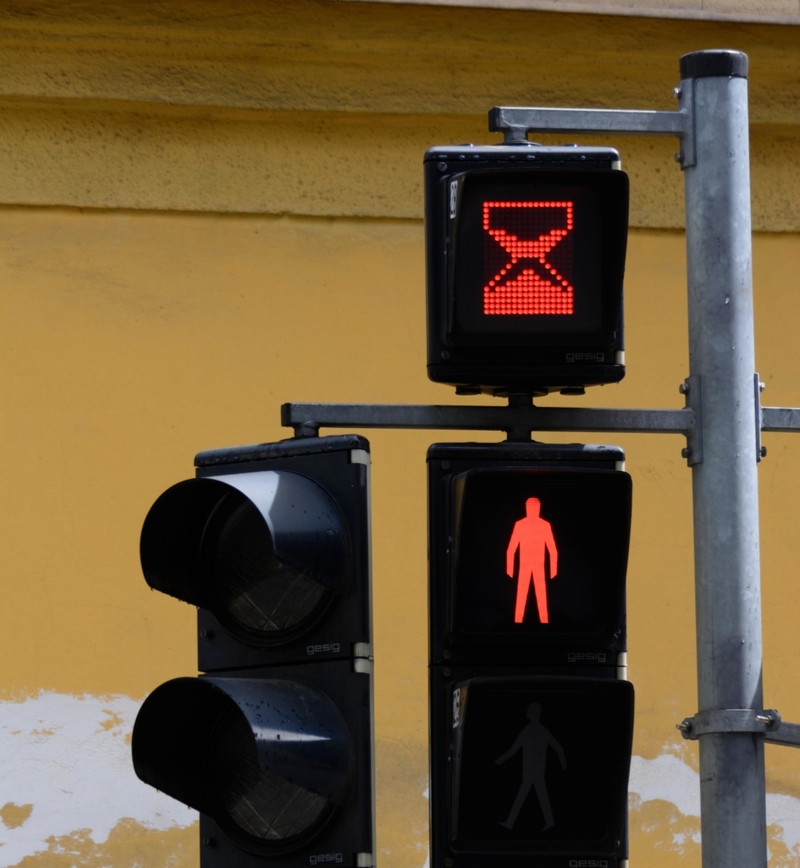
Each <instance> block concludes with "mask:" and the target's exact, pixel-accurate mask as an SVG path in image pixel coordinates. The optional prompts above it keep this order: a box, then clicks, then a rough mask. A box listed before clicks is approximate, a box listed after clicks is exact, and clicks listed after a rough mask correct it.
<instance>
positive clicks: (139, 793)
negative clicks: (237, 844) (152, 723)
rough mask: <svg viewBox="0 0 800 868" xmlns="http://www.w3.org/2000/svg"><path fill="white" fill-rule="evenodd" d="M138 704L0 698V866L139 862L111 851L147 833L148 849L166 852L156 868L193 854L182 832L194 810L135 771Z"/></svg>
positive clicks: (128, 847)
mask: <svg viewBox="0 0 800 868" xmlns="http://www.w3.org/2000/svg"><path fill="white" fill-rule="evenodd" d="M138 708H139V703H138V702H136V701H135V700H133V699H131V698H130V697H127V696H111V697H100V696H90V695H84V696H72V695H69V694H63V693H41V694H39V695H38V696H34V697H32V698H28V699H25V700H22V701H20V702H2V703H0V756H2V757H3V761H2V764H0V806H1V807H0V844H1V845H2V846H0V868H12V866H20V865H24V866H25V868H29V866H30V868H32V866H34V865H43V866H44V865H47V866H61V865H64V866H67V865H71V866H73V865H80V866H84V865H87V866H88V865H105V866H115V865H117V864H126V865H130V864H137V863H136V860H135V859H134V860H131V859H130V858H127V857H126V858H127V861H126V860H125V859H123V860H122V861H119V860H118V859H116V858H114V856H113V853H114V852H117V851H120V850H121V851H125V852H128V853H130V852H133V851H135V850H136V849H137V847H138V846H140V843H142V842H143V839H144V838H145V837H147V839H148V840H147V845H148V850H147V852H148V853H150V854H152V852H154V851H153V850H151V849H150V848H152V847H153V846H156V849H163V850H164V860H163V861H161V862H159V863H158V864H160V865H164V866H167V865H169V866H177V865H179V864H181V862H182V861H184V860H185V859H187V858H189V856H190V855H191V840H192V839H193V838H194V837H196V835H194V834H193V833H192V832H191V830H188V831H187V832H186V833H184V831H183V830H185V829H186V827H190V826H192V825H193V824H194V823H195V822H196V820H197V813H196V812H195V811H192V810H189V809H188V808H186V807H185V806H184V805H182V804H180V803H179V802H176V801H175V800H174V799H171V798H169V797H168V796H166V795H164V794H163V793H158V792H156V791H155V790H154V789H153V788H152V787H148V786H145V785H144V784H143V783H141V781H139V779H138V778H137V777H136V775H135V774H134V772H133V766H132V764H131V758H130V733H131V731H132V729H133V721H134V719H135V717H136V712H137V711H138ZM156 840H158V841H159V842H160V844H158V845H155V844H154V842H155V841H156ZM181 853H183V854H184V855H181ZM151 864H156V863H155V862H152V863H151ZM187 864H192V862H191V860H190V861H189V862H188V863H187Z"/></svg>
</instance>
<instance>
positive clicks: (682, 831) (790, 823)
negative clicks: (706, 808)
mask: <svg viewBox="0 0 800 868" xmlns="http://www.w3.org/2000/svg"><path fill="white" fill-rule="evenodd" d="M628 792H629V804H630V809H631V817H630V819H631V830H632V832H634V833H636V832H637V831H639V832H644V833H645V834H647V833H651V832H653V831H654V828H651V827H652V826H653V825H654V824H656V823H657V825H658V834H659V836H660V838H661V841H660V842H659V844H660V846H661V847H662V848H664V847H666V848H669V849H671V850H673V851H675V852H676V853H680V854H681V855H685V854H686V853H687V851H691V850H693V849H695V848H696V847H698V846H699V844H700V782H699V775H698V774H697V772H696V771H695V770H694V769H693V768H691V766H689V765H687V764H686V763H685V762H683V761H682V760H681V759H679V758H678V757H677V756H675V755H674V754H672V753H663V754H661V755H660V756H657V757H656V758H655V759H652V760H648V759H644V758H643V757H640V756H634V757H633V760H632V762H631V777H630V783H629V786H628ZM656 803H661V806H662V810H660V811H658V813H657V815H656V814H655V813H654V812H653V810H652V808H653V806H654V805H655V804H656ZM767 825H768V836H769V854H770V865H771V866H773V868H776V866H779V868H790V866H796V865H797V864H798V859H800V799H798V798H796V797H794V796H788V795H782V794H780V793H767Z"/></svg>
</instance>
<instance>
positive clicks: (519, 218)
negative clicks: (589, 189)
mask: <svg viewBox="0 0 800 868" xmlns="http://www.w3.org/2000/svg"><path fill="white" fill-rule="evenodd" d="M573 226H574V221H573V203H572V202H484V203H483V229H484V232H486V233H487V234H488V235H489V236H490V237H491V238H492V239H493V242H492V243H491V247H490V248H489V249H488V250H487V254H489V255H487V257H486V262H487V273H488V274H491V275H492V276H491V278H490V279H489V280H488V282H487V283H486V285H485V286H484V287H483V312H484V313H485V314H505V315H509V314H510V315H512V316H513V315H531V314H550V315H553V314H567V315H568V314H571V313H573V304H574V294H575V289H574V287H573V286H572V284H571V282H570V280H569V279H568V278H567V277H566V276H565V275H564V274H562V273H560V271H559V268H560V269H561V271H566V270H567V269H568V268H569V265H570V258H571V257H569V256H567V257H564V256H562V257H560V261H562V260H563V261H564V264H563V265H559V268H556V266H555V265H554V264H553V262H552V261H551V260H550V258H549V256H550V253H551V251H553V248H555V247H556V245H558V244H560V243H561V242H563V241H564V239H565V238H566V237H567V236H568V235H569V234H570V232H572V228H573ZM494 242H496V244H495V243H494ZM497 245H499V247H500V248H501V249H502V250H500V249H498V247H497ZM562 249H563V248H562ZM565 252H566V251H565ZM498 253H499V254H500V255H499V257H498V256H497V255H496V254H498ZM501 263H502V267H501V268H499V269H498V268H497V267H496V266H497V265H500V264H501ZM570 277H571V275H570Z"/></svg>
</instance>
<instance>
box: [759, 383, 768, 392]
mask: <svg viewBox="0 0 800 868" xmlns="http://www.w3.org/2000/svg"><path fill="white" fill-rule="evenodd" d="M766 388H767V384H766V383H759V384H758V391H759V392H763V391H764V389H766Z"/></svg>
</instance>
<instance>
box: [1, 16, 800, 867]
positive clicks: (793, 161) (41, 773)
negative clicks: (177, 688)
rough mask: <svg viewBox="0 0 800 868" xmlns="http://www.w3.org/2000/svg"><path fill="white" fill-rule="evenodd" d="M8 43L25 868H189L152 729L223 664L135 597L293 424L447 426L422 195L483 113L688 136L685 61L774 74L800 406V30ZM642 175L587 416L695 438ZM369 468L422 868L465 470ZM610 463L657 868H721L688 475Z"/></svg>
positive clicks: (762, 265) (790, 680) (772, 160)
mask: <svg viewBox="0 0 800 868" xmlns="http://www.w3.org/2000/svg"><path fill="white" fill-rule="evenodd" d="M1 11H2V12H3V14H4V16H5V29H4V31H3V35H2V36H0V43H1V44H0V48H2V46H5V50H4V51H0V62H2V63H5V64H6V67H5V72H4V75H3V77H2V79H0V157H2V159H3V164H2V172H0V177H2V179H3V180H2V181H0V245H2V258H1V259H0V288H2V293H1V294H0V305H2V310H1V311H0V335H2V337H0V356H2V362H1V363H0V370H2V371H3V375H2V377H0V406H2V408H3V413H2V417H1V418H2V427H1V428H0V442H1V443H2V445H3V452H4V454H5V456H6V469H5V473H4V479H5V486H4V491H5V494H6V496H5V497H4V499H3V504H2V509H3V521H2V523H0V526H2V534H3V537H2V551H3V553H4V558H3V574H2V576H3V578H2V588H3V600H4V611H5V612H6V620H5V622H4V628H3V630H2V631H0V659H2V660H3V668H2V676H0V699H2V700H3V701H2V702H0V754H2V759H0V843H3V844H4V846H3V847H0V868H4V866H8V868H11V866H16V865H22V866H25V868H51V866H52V868H62V866H63V868H66V866H71V865H76V866H101V865H103V866H113V868H120V866H126V868H127V866H134V865H146V866H148V868H150V866H153V868H155V866H167V865H169V866H180V868H184V866H187V868H188V866H191V865H195V864H196V863H197V843H196V837H197V836H196V827H195V826H193V825H192V823H193V816H194V815H193V814H191V812H188V811H187V810H186V809H185V808H183V807H182V806H178V807H177V808H176V807H175V805H176V803H174V802H172V801H171V800H169V799H167V798H166V797H163V796H161V797H157V796H156V795H155V794H153V793H152V792H151V791H150V789H149V788H147V787H145V786H144V785H142V784H139V783H138V782H137V781H136V779H135V778H134V777H133V775H132V773H131V772H130V769H129V767H128V762H129V761H128V753H127V751H128V748H127V746H126V741H127V740H128V739H129V734H130V725H131V723H132V719H133V715H135V709H136V705H137V703H138V702H139V701H141V699H142V698H143V697H144V696H145V695H146V693H147V692H148V691H149V690H151V689H153V688H154V687H155V686H156V685H158V684H159V683H160V682H162V681H164V680H166V679H167V678H170V677H174V676H177V675H181V674H192V673H194V672H195V662H196V660H195V645H194V615H193V610H192V609H191V608H190V607H189V606H186V605H183V604H181V603H179V602H177V601H176V600H173V599H168V598H166V597H164V596H162V595H160V594H157V593H151V592H150V591H149V590H148V589H147V586H146V585H145V583H144V580H143V579H142V577H141V574H140V571H139V566H138V533H139V530H140V527H141V521H142V519H143V516H144V514H145V513H146V511H147V509H148V507H149V506H150V504H151V503H152V501H153V499H154V498H155V497H156V496H157V495H158V494H159V493H160V492H161V491H162V490H163V489H164V488H166V487H167V486H168V485H170V484H171V483H173V482H175V481H177V480H178V479H181V478H185V477H187V476H189V475H191V473H192V458H193V455H194V453H195V452H196V451H198V450H200V449H203V448H212V447H216V446H225V445H234V444H237V443H250V442H257V441H263V440H273V439H279V438H281V437H284V436H287V435H288V433H289V432H288V431H287V430H286V429H282V428H280V426H279V405H280V404H281V403H282V402H283V401H287V400H321V401H325V400H336V401H387V402H400V401H408V402H446V401H450V400H452V401H455V400H456V399H455V397H454V396H453V395H452V393H451V392H449V390H448V389H446V388H445V387H441V386H435V385H433V384H431V383H429V382H428V380H427V378H426V375H425V353H424V327H425V323H424V267H423V259H422V249H423V232H422V224H421V221H420V219H419V216H420V174H421V172H420V164H421V157H422V151H423V150H424V148H425V147H427V146H428V145H430V144H436V143H449V142H452V141H464V140H469V139H472V140H474V141H491V140H493V139H494V138H495V137H493V136H490V135H489V134H487V133H484V132H483V129H484V120H483V119H482V117H481V113H482V112H484V111H485V110H486V109H487V108H488V107H489V106H490V105H491V104H492V103H494V102H509V103H513V102H517V103H519V102H536V103H540V104H559V103H561V104H572V105H579V104H593V105H604V104H606V105H634V106H650V105H652V106H654V107H662V108H669V107H671V99H670V96H669V91H670V88H671V86H672V84H673V83H674V82H675V80H676V77H677V76H676V65H677V57H678V56H679V54H681V53H682V52H683V51H684V50H691V49H694V48H701V47H710V46H717V45H721V44H725V45H732V46H735V47H738V48H742V49H744V50H747V51H749V52H750V53H751V58H752V64H753V80H752V91H753V99H754V105H753V112H752V114H753V117H754V121H755V124H754V128H753V140H754V155H755V156H754V189H753V198H754V211H755V214H756V220H757V224H758V228H759V229H760V230H762V231H761V232H760V234H758V235H757V236H756V238H755V279H756V314H757V317H758V320H757V336H756V346H757V359H758V368H759V371H760V373H761V377H762V379H763V380H765V381H766V383H767V385H768V390H767V392H766V393H765V402H766V403H768V404H785V405H792V406H798V405H800V384H798V380H797V376H796V371H797V362H796V352H795V348H794V345H795V336H794V323H796V322H797V321H798V316H800V298H799V297H798V294H797V292H796V286H797V274H798V273H800V236H798V234H796V233H797V232H798V231H799V230H800V191H799V190H798V181H797V173H796V171H795V166H796V165H797V161H798V155H799V154H800V147H799V146H798V136H797V130H798V124H800V111H798V108H799V107H798V103H797V90H796V88H795V84H796V81H797V78H798V76H800V61H798V58H800V53H798V52H797V48H798V38H799V37H798V35H797V33H798V32H797V31H796V30H794V29H792V28H780V27H764V26H755V25H729V24H725V25H722V24H709V23H703V24H698V23H691V24H689V23H687V22H674V21H670V22H659V21H654V20H648V21H647V22H641V21H638V20H637V19H603V18H598V17H592V16H579V17H571V16H558V15H549V14H544V13H534V12H528V13H513V12H501V11H496V10H469V11H465V10H459V12H458V14H457V15H454V14H453V12H452V10H449V11H448V10H447V9H441V8H437V9H428V8H425V7H402V6H395V5H393V4H382V5H370V4H367V3H363V4H362V3H353V4H336V3H330V2H306V0H302V2H299V3H278V2H275V3H267V4H256V3H245V2H241V3H222V2H215V0H206V2H192V3H190V2H181V3H175V4H171V5H170V6H169V8H167V7H165V6H164V5H163V4H157V3H146V2H142V3H138V2H137V3H133V2H131V3H125V2H121V0H120V2H113V3H92V2H88V0H87V2H84V3H74V4H73V3H70V4H63V3H44V2H40V3H28V2H19V3H16V4H7V5H6V6H5V7H3V8H2V10H1ZM565 45H566V48H565V47H564V46H565ZM12 49H13V51H12ZM15 52H16V53H15ZM498 56H501V57H502V61H499V62H498V61H497V60H496V58H497V57H498ZM3 58H4V60H3ZM615 144H617V146H619V147H620V149H621V150H622V153H623V160H624V161H625V164H626V166H627V167H628V168H629V170H630V172H631V180H632V188H633V200H634V219H633V224H634V229H633V230H632V232H631V237H630V252H629V260H628V269H627V280H626V293H627V296H626V298H627V302H626V303H627V307H626V318H627V322H626V334H627V362H628V370H629V373H628V376H627V377H626V379H625V380H624V381H623V383H622V384H620V385H619V386H615V387H605V388H603V389H596V390H594V391H590V393H589V394H588V395H587V397H586V398H585V399H581V401H582V403H583V404H584V405H597V406H665V407H677V406H680V405H681V403H682V402H681V399H680V396H679V395H678V392H677V386H678V383H679V382H681V381H682V379H683V378H684V376H685V375H686V373H687V349H686V336H685V333H686V322H685V277H684V275H685V270H684V269H685V263H684V252H683V236H682V233H681V231H680V229H679V228H678V227H679V226H680V223H681V216H680V207H681V178H680V171H679V169H678V168H677V167H676V166H675V164H674V163H673V162H672V161H671V159H670V154H671V152H672V151H673V150H674V149H675V148H674V145H673V144H672V143H671V142H662V141H657V142H646V141H645V142H642V141H638V140H635V139H628V140H626V139H621V140H619V141H617V142H615ZM339 158H341V159H339ZM471 400H475V399H471ZM483 400H486V401H488V400H489V399H483ZM548 400H549V401H550V402H551V403H556V402H559V401H560V402H562V403H565V401H564V399H560V398H557V397H556V398H551V399H548ZM576 400H579V399H574V398H573V399H570V400H569V403H575V402H576ZM363 433H366V435H367V436H368V437H369V439H370V440H371V442H372V447H373V510H374V512H373V518H374V572H375V655H376V716H377V723H376V725H377V751H378V754H377V763H378V767H377V772H378V786H379V789H378V812H379V831H378V834H379V839H378V852H379V859H380V865H381V868H422V866H423V865H424V864H425V863H426V858H427V799H426V787H427V720H426V714H427V712H426V693H427V688H426V677H427V673H426V636H425V631H426V602H425V583H426V539H425V537H426V512H425V511H426V506H425V503H426V502H425V484H426V483H425V460H424V459H425V451H426V448H427V445H428V444H429V443H430V442H432V441H434V440H450V439H469V437H470V435H468V434H463V435H461V436H460V437H458V436H455V435H453V434H452V433H445V432H441V433H440V432H389V431H378V432H363ZM553 439H557V438H555V437H554V438H553ZM562 439H566V438H562ZM593 439H596V440H598V441H601V442H616V443H620V444H621V445H623V446H624V447H625V448H626V449H627V451H628V469H629V470H630V472H631V474H632V475H633V479H634V493H635V509H634V524H633V541H632V550H631V562H630V570H629V616H628V620H629V631H630V636H629V640H630V676H631V679H632V680H633V682H634V683H635V686H636V690H637V721H636V726H637V730H636V743H635V751H634V752H635V755H636V756H635V760H634V775H633V776H632V786H631V790H632V796H631V803H632V808H633V810H632V814H631V831H632V853H631V857H632V865H648V866H653V868H662V866H664V868H666V866H667V865H669V866H674V865H687V866H696V865H699V846H698V844H697V837H698V832H699V819H698V816H697V811H696V809H695V807H694V805H695V802H696V790H697V783H696V776H695V769H696V748H695V747H694V745H692V744H689V743H686V742H683V741H682V740H681V739H680V737H679V735H678V734H677V733H676V731H675V730H674V724H675V723H676V722H677V721H678V720H680V719H681V718H682V717H683V716H685V715H687V714H690V713H692V712H693V711H694V710H695V706H696V699H695V680H694V659H695V658H694V628H693V618H694V615H693V578H692V559H691V514H690V475H689V471H688V470H687V469H686V466H685V462H684V461H683V460H682V459H681V458H680V448H681V446H682V445H683V443H682V442H681V440H680V438H677V437H667V436H616V435H615V436H613V437H607V438H593ZM765 442H766V444H767V446H768V448H769V455H768V457H767V459H766V460H765V461H764V462H762V464H761V468H760V476H761V486H762V488H761V497H762V503H761V517H762V518H761V520H762V531H763V537H762V542H763V566H764V624H765V653H766V657H765V659H766V665H765V694H766V700H767V703H768V705H770V706H772V707H777V708H779V709H780V711H781V712H782V714H783V715H784V718H785V719H789V720H798V721H800V697H799V696H797V694H796V692H795V691H794V689H793V685H794V682H795V680H796V678H797V675H798V665H797V663H796V654H795V653H794V652H795V647H794V646H795V644H796V629H795V627H794V621H795V617H794V613H795V611H796V610H797V606H798V604H800V599H799V598H800V591H799V590H798V589H797V587H796V583H795V582H794V564H795V562H796V561H797V560H798V558H800V536H799V535H798V534H797V533H796V532H795V527H794V525H795V515H796V513H797V508H798V500H800V497H798V495H797V484H796V480H798V479H800V442H798V441H797V439H796V438H793V437H792V436H790V435H766V436H765ZM767 761H768V765H769V786H770V792H771V794H772V795H771V796H770V799H771V802H770V811H771V814H770V816H771V819H772V821H773V823H772V825H771V827H770V833H771V848H772V856H773V861H772V863H771V865H772V866H781V868H783V866H790V865H795V864H797V860H798V859H799V858H800V756H796V754H795V752H791V751H789V750H787V749H781V748H768V756H767ZM42 782H44V783H42ZM159 799H160V800H159ZM437 868H438V866H437Z"/></svg>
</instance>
